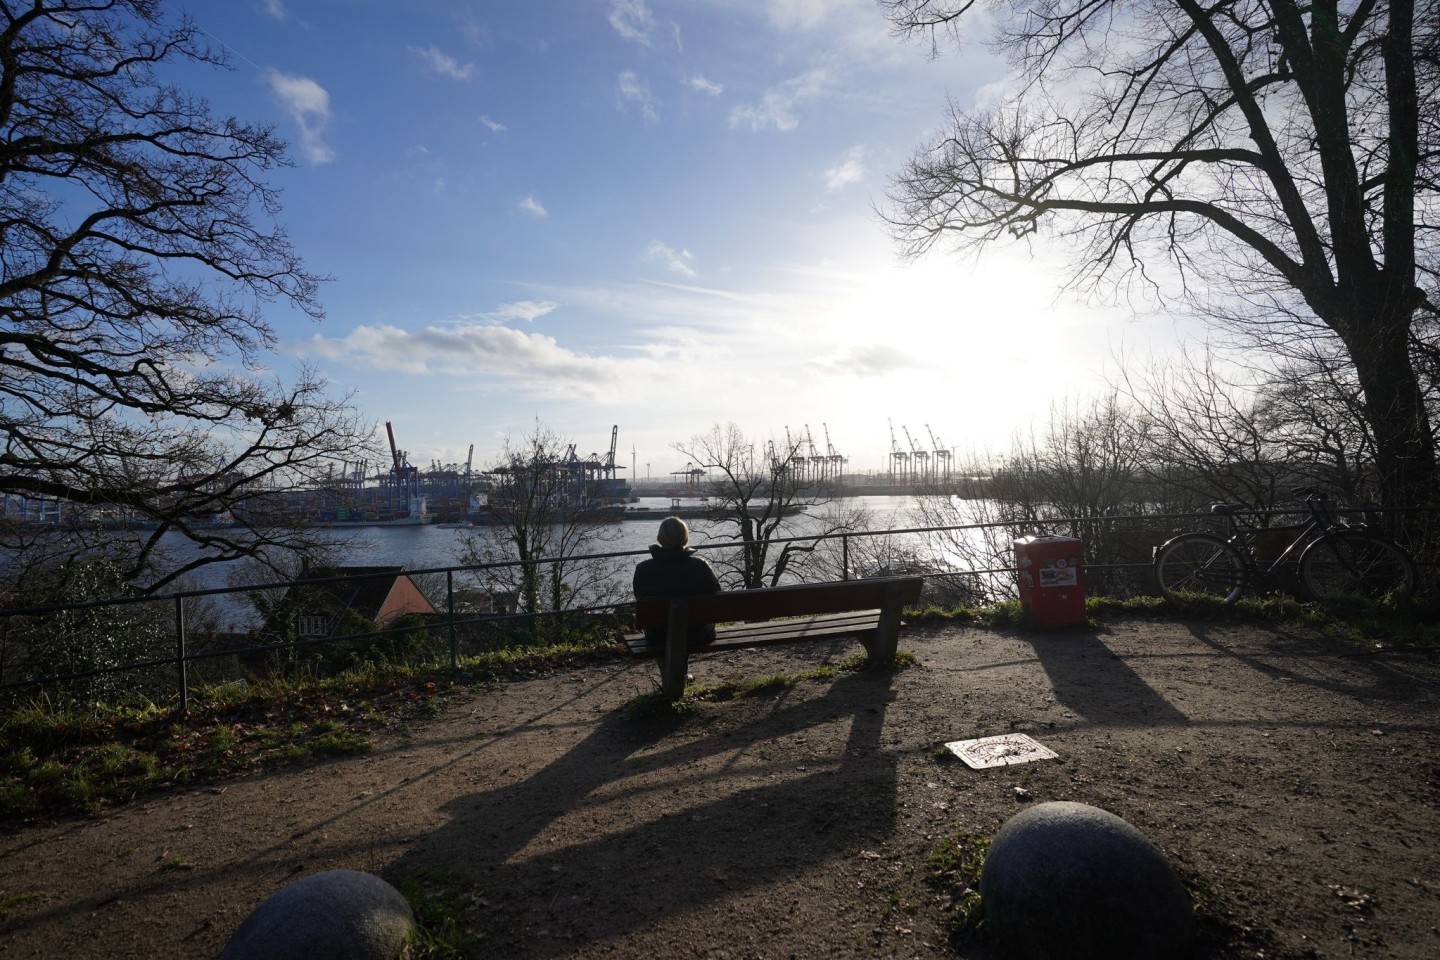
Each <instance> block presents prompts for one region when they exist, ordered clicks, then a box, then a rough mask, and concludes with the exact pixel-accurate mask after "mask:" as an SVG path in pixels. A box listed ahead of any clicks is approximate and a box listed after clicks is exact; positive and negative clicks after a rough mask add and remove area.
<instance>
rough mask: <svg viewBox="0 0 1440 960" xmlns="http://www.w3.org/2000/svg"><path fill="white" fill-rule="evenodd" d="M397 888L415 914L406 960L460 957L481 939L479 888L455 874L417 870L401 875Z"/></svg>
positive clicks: (469, 953) (472, 950) (470, 952)
mask: <svg viewBox="0 0 1440 960" xmlns="http://www.w3.org/2000/svg"><path fill="white" fill-rule="evenodd" d="M398 889H399V891H400V893H401V895H402V896H404V897H405V900H406V902H407V903H409V904H410V909H411V910H412V911H414V913H415V934H414V936H413V937H412V938H411V940H410V944H409V946H408V947H407V949H406V951H405V956H406V957H407V958H408V960H464V958H466V957H470V956H473V955H474V953H475V951H476V949H477V948H478V947H479V945H480V942H481V940H483V939H484V938H483V937H482V936H481V935H480V934H479V933H477V932H475V928H476V927H477V926H478V920H479V916H478V914H479V909H480V907H481V905H482V903H483V901H482V896H481V894H482V891H481V890H480V889H479V888H478V887H476V886H475V885H474V884H472V883H470V882H469V881H468V880H466V879H465V878H464V877H462V876H460V875H459V874H456V873H439V872H433V871H421V872H418V873H412V874H409V875H408V876H405V877H403V878H401V880H400V883H399V884H398Z"/></svg>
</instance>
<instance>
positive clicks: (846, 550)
mask: <svg viewBox="0 0 1440 960" xmlns="http://www.w3.org/2000/svg"><path fill="white" fill-rule="evenodd" d="M840 579H841V580H849V579H850V534H848V533H842V534H840Z"/></svg>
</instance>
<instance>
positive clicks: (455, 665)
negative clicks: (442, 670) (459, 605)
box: [445, 570, 460, 675]
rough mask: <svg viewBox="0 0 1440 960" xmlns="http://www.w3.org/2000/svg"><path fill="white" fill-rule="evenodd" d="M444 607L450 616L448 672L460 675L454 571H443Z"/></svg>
mask: <svg viewBox="0 0 1440 960" xmlns="http://www.w3.org/2000/svg"><path fill="white" fill-rule="evenodd" d="M445 607H446V610H447V611H448V612H449V614H450V672H451V673H452V674H456V675H458V674H459V673H460V644H459V642H458V641H457V640H456V639H455V571H454V570H446V571H445Z"/></svg>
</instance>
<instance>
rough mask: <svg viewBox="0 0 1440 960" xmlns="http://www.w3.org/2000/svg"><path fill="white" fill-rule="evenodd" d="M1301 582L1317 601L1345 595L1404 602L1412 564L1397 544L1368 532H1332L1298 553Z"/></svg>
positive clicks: (1410, 586) (1409, 587) (1411, 579)
mask: <svg viewBox="0 0 1440 960" xmlns="http://www.w3.org/2000/svg"><path fill="white" fill-rule="evenodd" d="M1300 582H1301V583H1303V584H1304V585H1305V589H1306V590H1307V591H1309V593H1310V596H1312V597H1314V598H1315V599H1316V600H1323V599H1325V598H1326V597H1333V596H1340V595H1344V594H1348V595H1350V596H1356V597H1364V598H1365V599H1367V600H1390V601H1402V600H1407V599H1409V597H1410V594H1411V593H1413V592H1414V590H1415V564H1414V563H1413V562H1412V561H1411V560H1410V555H1409V554H1407V553H1406V552H1405V551H1404V550H1403V549H1402V548H1401V547H1400V545H1399V544H1397V543H1395V542H1394V541H1393V540H1387V539H1386V538H1384V537H1382V536H1380V535H1378V534H1374V533H1370V532H1369V531H1368V530H1334V531H1331V532H1330V533H1327V534H1325V536H1323V537H1321V538H1320V539H1319V540H1316V541H1315V542H1314V543H1312V544H1310V545H1309V546H1308V547H1306V548H1305V552H1304V553H1302V554H1300Z"/></svg>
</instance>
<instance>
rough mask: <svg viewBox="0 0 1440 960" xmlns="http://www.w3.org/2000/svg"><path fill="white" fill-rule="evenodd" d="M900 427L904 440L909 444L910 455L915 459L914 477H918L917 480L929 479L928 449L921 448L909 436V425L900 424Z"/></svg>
mask: <svg viewBox="0 0 1440 960" xmlns="http://www.w3.org/2000/svg"><path fill="white" fill-rule="evenodd" d="M900 429H901V430H904V431H905V440H906V442H908V443H909V444H910V456H912V457H914V458H915V461H914V462H915V477H916V479H918V480H920V481H928V480H929V479H930V476H929V474H930V453H929V451H926V450H921V449H920V445H919V444H917V443H916V442H915V439H914V438H913V437H911V436H910V428H909V427H903V426H902V427H901V428H900Z"/></svg>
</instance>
